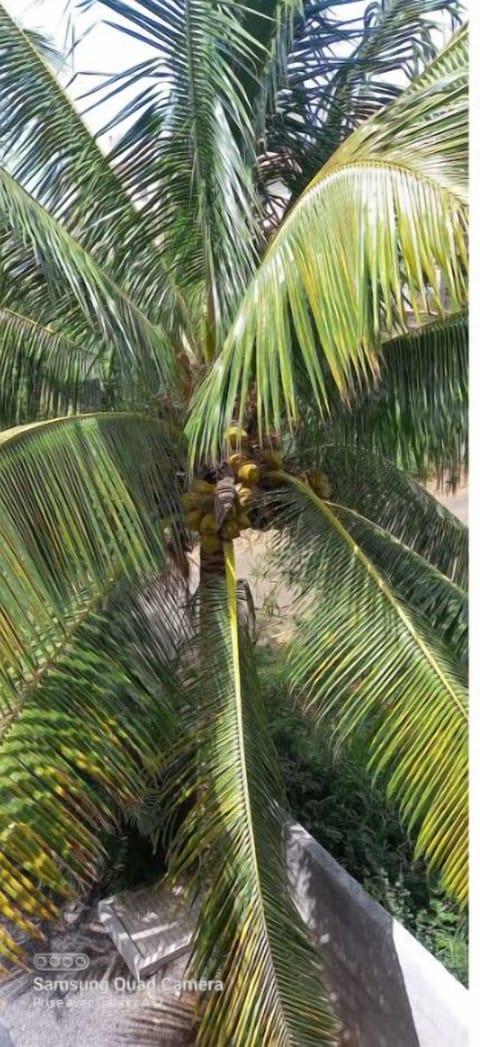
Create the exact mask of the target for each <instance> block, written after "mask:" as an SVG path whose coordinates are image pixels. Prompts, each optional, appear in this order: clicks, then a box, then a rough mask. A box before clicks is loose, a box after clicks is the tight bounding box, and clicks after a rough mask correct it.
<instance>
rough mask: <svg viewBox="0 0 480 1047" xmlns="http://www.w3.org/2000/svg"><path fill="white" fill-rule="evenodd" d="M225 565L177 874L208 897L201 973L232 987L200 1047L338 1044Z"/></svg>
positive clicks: (209, 609) (202, 687)
mask: <svg viewBox="0 0 480 1047" xmlns="http://www.w3.org/2000/svg"><path fill="white" fill-rule="evenodd" d="M225 563H226V571H227V583H226V590H225V588H224V586H223V584H222V582H221V581H218V580H216V581H210V582H209V583H208V585H207V586H206V588H205V591H204V592H203V621H204V624H205V623H207V625H208V628H207V629H204V631H203V635H202V638H201V641H200V643H201V648H200V658H203V667H202V668H201V670H200V673H199V678H198V679H197V681H195V684H194V688H195V687H196V688H198V690H196V692H195V693H196V694H197V696H198V697H197V701H193V702H192V703H191V705H192V708H193V709H194V710H195V715H194V716H193V718H192V723H191V738H190V739H189V740H188V735H187V746H188V747H190V748H192V746H193V748H194V750H195V755H194V756H193V758H192V760H191V761H188V760H187V765H186V770H185V777H184V779H182V783H183V795H187V794H188V795H191V796H196V797H197V799H196V802H195V803H194V806H193V808H192V811H191V812H190V813H189V815H188V816H187V819H186V821H185V822H184V824H183V826H182V828H181V830H180V833H179V834H178V836H177V838H176V842H175V845H174V850H173V856H172V873H173V874H174V875H176V876H179V877H182V880H183V881H185V880H186V881H187V882H188V883H189V884H190V890H191V892H192V894H196V893H198V894H199V895H200V915H199V919H198V924H197V930H196V935H195V943H194V957H193V961H192V970H193V971H194V972H196V976H197V977H199V976H200V972H201V975H202V977H203V978H207V979H210V980H212V981H214V980H221V981H222V982H223V990H222V992H212V993H210V994H208V995H207V996H206V997H205V999H204V1000H203V1001H202V1006H201V1009H200V1015H199V1026H198V1029H197V1032H196V1042H197V1043H199V1044H208V1045H209V1047H213V1045H215V1044H218V1045H220V1044H222V1045H223V1044H225V1043H231V1042H238V1043H242V1044H244V1045H245V1047H247V1045H253V1044H260V1043H262V1044H265V1043H272V1044H276V1045H279V1047H280V1045H283V1044H285V1045H287V1044H291V1043H300V1042H301V1043H304V1044H312V1045H313V1044H329V1043H334V1042H335V1026H334V1022H333V1020H332V1018H331V1016H330V1014H329V1007H328V1005H327V997H326V993H325V990H324V988H323V986H322V971H321V965H320V962H319V959H318V957H317V955H316V953H315V950H314V948H313V945H311V944H310V942H309V940H308V935H307V931H306V928H305V927H304V926H303V924H302V921H301V918H300V916H299V914H298V912H297V911H296V909H295V907H294V905H293V903H292V902H291V900H290V899H289V897H288V888H287V876H286V868H285V860H284V854H283V842H282V817H281V813H280V810H279V808H278V806H277V803H276V801H277V800H278V798H279V795H281V786H280V783H279V778H278V768H277V761H276V755H275V752H274V750H273V748H272V743H271V740H270V737H269V731H268V726H267V723H266V718H265V712H264V708H263V704H262V698H261V695H260V693H259V688H258V680H257V678H256V673H255V668H254V663H253V660H252V655H251V651H250V650H249V646H248V641H247V639H246V637H244V636H242V635H240V633H239V628H238V612H237V602H236V601H237V596H236V579H235V568H234V559H233V551H232V549H231V546H228V545H227V546H226V553H225ZM175 789H176V791H178V782H177V784H176V786H175Z"/></svg>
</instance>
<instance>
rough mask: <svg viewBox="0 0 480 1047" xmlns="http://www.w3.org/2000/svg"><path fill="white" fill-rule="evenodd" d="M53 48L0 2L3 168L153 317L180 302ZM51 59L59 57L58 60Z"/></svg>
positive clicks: (141, 211)
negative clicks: (62, 78)
mask: <svg viewBox="0 0 480 1047" xmlns="http://www.w3.org/2000/svg"><path fill="white" fill-rule="evenodd" d="M54 58H55V56H54V55H53V54H52V52H51V49H50V48H47V49H46V48H45V44H44V42H43V41H42V40H41V38H39V37H38V34H32V33H28V32H26V31H25V30H23V29H22V28H21V27H20V26H19V25H17V24H16V22H15V21H14V20H13V19H12V18H11V17H10V15H9V14H8V12H7V11H6V10H5V8H4V7H3V6H2V5H0V140H1V142H2V158H3V162H4V163H5V165H6V167H7V169H8V171H9V172H10V173H11V174H12V175H13V176H14V177H15V178H16V179H17V180H18V181H19V182H20V184H21V185H22V186H23V187H24V188H26V189H27V190H28V191H29V192H31V193H32V194H33V196H34V197H35V199H36V200H38V202H39V203H41V204H42V205H43V206H44V207H45V208H46V210H48V211H49V213H50V214H52V215H53V216H55V217H56V218H58V219H59V220H60V221H61V222H62V223H63V224H64V226H65V228H66V229H67V231H69V232H70V233H71V234H72V235H73V236H74V237H75V238H76V239H77V240H78V242H79V243H80V244H81V245H82V246H83V247H85V248H86V249H87V250H88V251H89V252H90V253H91V254H92V255H93V256H94V258H95V261H96V263H97V264H98V265H100V266H104V265H106V264H107V263H108V268H109V274H110V276H111V277H112V279H114V280H115V281H116V282H119V283H121V285H122V287H124V288H125V290H126V291H127V292H128V294H129V295H131V296H132V297H134V298H135V301H136V303H137V305H139V306H141V307H143V308H145V309H146V308H148V311H149V316H150V317H151V318H153V319H154V320H155V321H158V320H159V318H160V316H162V315H165V314H166V313H168V310H169V309H170V310H171V309H172V308H173V310H174V312H175V313H176V319H177V322H181V323H182V324H183V326H184V332H185V331H186V332H187V335H188V334H189V333H191V332H190V331H189V324H188V316H187V312H186V309H185V305H184V303H183V302H182V300H181V297H180V295H179V294H178V291H177V288H176V286H175V282H174V279H173V276H172V274H171V273H169V272H168V271H167V270H166V268H165V265H164V263H163V261H162V258H161V253H160V251H159V250H158V248H157V247H156V246H155V242H154V237H155V227H154V226H152V225H150V223H149V208H148V207H143V208H139V207H138V206H135V204H134V202H133V201H132V199H131V197H130V196H129V194H128V192H127V190H126V188H125V187H124V186H123V185H122V183H121V180H120V178H119V176H118V174H117V173H116V171H115V169H114V167H113V166H112V165H111V164H110V163H109V161H108V158H107V157H106V156H105V153H104V151H103V150H102V149H101V148H100V146H99V144H98V142H97V141H96V140H95V139H94V138H93V137H92V135H91V134H90V132H89V131H88V129H87V127H86V126H85V124H84V122H83V120H82V118H81V116H80V115H79V113H78V112H77V110H76V109H75V107H74V105H73V104H72V102H71V101H70V99H69V97H68V95H67V93H66V92H65V91H64V90H63V88H62V86H61V84H60V83H59V81H58V79H57V78H56V76H55V69H54V67H52V63H53V60H54ZM56 64H58V61H57V63H56Z"/></svg>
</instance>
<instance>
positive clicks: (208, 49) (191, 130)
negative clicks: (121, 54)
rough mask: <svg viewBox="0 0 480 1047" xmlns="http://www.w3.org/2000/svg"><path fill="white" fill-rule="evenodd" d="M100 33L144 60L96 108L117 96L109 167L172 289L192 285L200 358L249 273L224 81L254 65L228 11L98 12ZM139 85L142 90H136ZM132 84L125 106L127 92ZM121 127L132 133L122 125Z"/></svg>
mask: <svg viewBox="0 0 480 1047" xmlns="http://www.w3.org/2000/svg"><path fill="white" fill-rule="evenodd" d="M101 6H102V7H103V8H104V9H105V10H106V11H108V12H109V13H111V14H113V15H114V16H116V17H119V18H120V21H117V22H114V23H112V22H109V24H113V25H115V27H116V28H117V29H118V30H119V31H120V32H122V33H126V34H127V35H129V36H131V37H134V38H135V39H139V40H141V41H143V42H144V43H145V45H146V46H147V47H148V58H146V59H145V61H144V62H141V63H138V64H137V65H136V66H135V67H134V68H130V69H128V70H126V71H125V72H124V73H122V74H120V75H118V76H115V77H112V78H110V80H107V81H106V82H105V83H104V85H103V86H101V88H100V89H95V95H96V96H97V97H98V98H99V100H100V102H101V101H104V100H105V98H107V97H108V96H109V94H110V93H112V94H113V93H115V94H118V93H119V92H121V91H122V88H123V87H124V86H128V88H129V94H130V100H129V101H128V102H127V103H126V104H125V105H124V106H123V107H122V109H121V110H120V112H119V114H118V117H116V118H115V120H114V121H113V123H111V124H110V125H109V127H110V128H111V127H113V126H115V125H116V124H117V123H119V122H123V121H125V120H126V119H128V120H129V122H130V124H131V126H130V127H129V128H128V130H127V132H126V133H125V135H124V136H123V138H122V140H121V141H120V142H119V143H117V145H116V146H115V147H114V149H113V151H112V153H111V156H110V160H111V163H112V164H113V165H114V167H115V168H116V170H117V171H118V173H119V176H120V178H121V180H122V183H123V184H124V185H125V186H126V188H127V189H128V191H129V192H130V193H131V194H133V195H134V196H135V197H136V198H138V197H140V198H141V199H143V200H148V209H149V221H150V225H151V226H153V227H154V230H155V233H154V235H155V238H156V240H157V242H158V243H159V245H160V249H161V250H162V253H163V257H164V259H165V261H166V263H167V264H168V265H169V266H172V267H174V268H175V271H176V272H177V274H178V276H179V279H180V280H181V286H182V288H188V286H189V285H190V284H191V283H192V282H193V283H195V282H197V281H198V280H199V279H201V280H202V282H203V285H204V289H205V298H206V309H207V315H206V324H205V340H206V357H207V359H211V358H212V357H213V355H214V353H215V351H216V347H217V340H218V334H219V331H220V330H221V329H222V328H223V327H224V326H225V324H226V322H227V321H228V320H229V318H230V316H231V313H232V309H233V306H234V304H235V303H237V302H238V299H239V296H240V294H241V293H242V291H243V289H244V288H245V286H246V283H247V281H248V280H249V278H250V276H251V275H252V272H253V264H254V260H255V237H256V226H255V203H254V197H253V185H252V177H251V163H250V164H248V163H246V162H245V156H248V159H249V160H250V161H251V160H252V159H253V129H252V127H251V119H250V113H249V107H248V102H247V98H246V95H245V91H244V88H243V87H242V85H241V83H240V80H239V77H238V75H237V72H236V69H237V67H238V66H240V67H242V68H243V67H245V66H248V65H249V63H250V62H251V60H253V59H254V55H255V53H256V47H255V41H251V39H250V36H249V34H248V32H247V30H246V29H245V28H244V27H243V25H242V22H241V20H240V18H239V12H237V10H236V7H235V5H232V4H230V5H225V4H223V5H218V4H211V3H208V2H205V0H163V2H162V3H161V4H153V5H152V4H151V2H149V0H139V2H138V3H135V4H133V3H130V2H127V0H102V4H101ZM145 78H148V84H149V86H148V89H147V90H146V89H145ZM137 83H138V84H139V90H138V94H137V96H136V97H134V98H133V100H131V94H132V88H133V87H134V86H135V85H136V84H137ZM132 119H133V121H134V122H133V123H132Z"/></svg>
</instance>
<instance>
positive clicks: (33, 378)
mask: <svg viewBox="0 0 480 1047" xmlns="http://www.w3.org/2000/svg"><path fill="white" fill-rule="evenodd" d="M95 374H96V370H95V356H94V355H93V353H91V352H88V351H87V350H85V348H84V347H83V345H82V344H78V343H76V342H75V340H74V339H73V338H71V337H69V335H68V333H67V331H66V328H65V327H63V328H60V330H55V329H54V328H52V327H50V326H46V325H45V324H42V323H39V322H38V321H36V320H32V319H31V318H30V317H29V316H23V315H22V314H20V313H17V312H14V311H13V310H12V309H6V308H1V307H0V427H4V426H5V427H6V426H10V425H16V424H19V423H21V422H23V421H27V420H28V421H32V420H33V419H34V418H38V417H39V416H42V415H43V417H49V416H52V415H53V416H57V417H58V416H59V415H60V416H61V415H62V414H67V413H68V410H69V408H70V407H71V408H73V409H75V410H78V409H79V407H80V408H81V407H82V406H83V407H84V408H85V406H86V405H87V406H92V407H96V406H98V400H99V396H100V387H99V382H98V379H97V380H96V379H95ZM89 401H90V402H89Z"/></svg>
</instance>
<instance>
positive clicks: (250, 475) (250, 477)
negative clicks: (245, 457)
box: [238, 462, 260, 487]
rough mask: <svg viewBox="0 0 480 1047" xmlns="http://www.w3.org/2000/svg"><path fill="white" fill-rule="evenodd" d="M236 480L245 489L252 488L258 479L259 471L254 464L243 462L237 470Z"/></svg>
mask: <svg viewBox="0 0 480 1047" xmlns="http://www.w3.org/2000/svg"><path fill="white" fill-rule="evenodd" d="M238 479H239V480H241V481H242V484H246V486H247V487H254V486H255V484H257V483H258V481H259V479H260V469H259V468H258V465H257V463H256V462H245V465H242V466H240V469H239V470H238Z"/></svg>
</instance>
